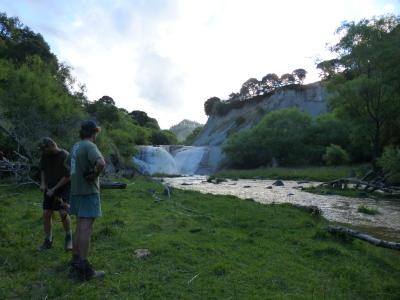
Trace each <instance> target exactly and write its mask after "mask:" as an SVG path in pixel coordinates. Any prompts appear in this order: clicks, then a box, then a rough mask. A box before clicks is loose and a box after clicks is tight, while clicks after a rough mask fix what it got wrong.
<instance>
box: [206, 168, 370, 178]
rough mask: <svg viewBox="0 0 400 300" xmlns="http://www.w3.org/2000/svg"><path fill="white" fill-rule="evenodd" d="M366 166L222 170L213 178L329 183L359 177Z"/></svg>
mask: <svg viewBox="0 0 400 300" xmlns="http://www.w3.org/2000/svg"><path fill="white" fill-rule="evenodd" d="M366 169H367V167H366V166H364V165H362V166H338V167H299V168H266V169H249V170H223V171H220V172H218V173H216V174H214V177H218V178H219V177H222V178H231V179H254V178H263V179H285V180H311V181H330V180H334V179H337V178H341V177H348V176H349V175H352V176H354V175H355V174H356V175H361V174H363V173H364V172H365V170H366Z"/></svg>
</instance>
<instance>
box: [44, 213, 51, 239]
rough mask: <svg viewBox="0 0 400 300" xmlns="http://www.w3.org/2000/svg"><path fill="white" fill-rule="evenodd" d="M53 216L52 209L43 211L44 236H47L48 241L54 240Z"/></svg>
mask: <svg viewBox="0 0 400 300" xmlns="http://www.w3.org/2000/svg"><path fill="white" fill-rule="evenodd" d="M52 216H53V211H52V210H50V209H45V210H44V211H43V229H44V234H45V236H46V239H48V240H50V241H51V240H52V234H51V225H52V224H51V223H52V220H51V218H52Z"/></svg>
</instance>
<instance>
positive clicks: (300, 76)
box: [292, 69, 307, 84]
mask: <svg viewBox="0 0 400 300" xmlns="http://www.w3.org/2000/svg"><path fill="white" fill-rule="evenodd" d="M292 75H293V77H294V78H295V81H296V83H298V84H303V82H304V79H305V78H306V75H307V71H306V70H304V69H296V70H294V71H293V72H292Z"/></svg>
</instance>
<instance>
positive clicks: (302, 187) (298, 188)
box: [293, 185, 304, 190]
mask: <svg viewBox="0 0 400 300" xmlns="http://www.w3.org/2000/svg"><path fill="white" fill-rule="evenodd" d="M293 188H294V189H297V190H302V189H304V186H302V185H299V186H295V187H293Z"/></svg>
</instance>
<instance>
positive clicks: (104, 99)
mask: <svg viewBox="0 0 400 300" xmlns="http://www.w3.org/2000/svg"><path fill="white" fill-rule="evenodd" d="M98 101H99V102H100V103H102V104H106V105H112V106H115V101H114V99H113V98H111V97H110V96H103V97H101V98H100V99H99V100H98Z"/></svg>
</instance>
